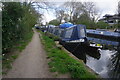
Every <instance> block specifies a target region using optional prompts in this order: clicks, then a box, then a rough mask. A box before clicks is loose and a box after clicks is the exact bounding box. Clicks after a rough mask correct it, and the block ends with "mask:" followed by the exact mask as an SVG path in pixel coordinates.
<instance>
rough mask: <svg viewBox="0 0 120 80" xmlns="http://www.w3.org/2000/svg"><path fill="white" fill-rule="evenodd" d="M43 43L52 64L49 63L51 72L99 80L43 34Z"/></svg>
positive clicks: (82, 64)
mask: <svg viewBox="0 0 120 80" xmlns="http://www.w3.org/2000/svg"><path fill="white" fill-rule="evenodd" d="M41 34H42V38H41V40H42V43H43V44H44V47H45V50H46V52H47V55H48V58H49V59H50V62H49V63H48V65H49V67H50V71H51V72H58V73H60V74H65V73H70V75H71V77H72V78H85V79H88V78H89V79H90V78H91V79H93V78H94V79H97V76H96V75H95V74H93V73H91V72H90V71H89V70H88V69H87V68H86V67H85V65H84V63H82V62H79V61H77V60H75V59H73V58H72V57H70V56H69V55H68V53H67V52H65V51H64V50H61V49H59V48H58V47H56V45H55V42H54V40H53V39H51V38H49V37H48V36H46V35H45V34H44V33H42V32H41Z"/></svg>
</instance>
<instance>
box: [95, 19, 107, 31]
mask: <svg viewBox="0 0 120 80" xmlns="http://www.w3.org/2000/svg"><path fill="white" fill-rule="evenodd" d="M96 25H97V28H100V29H106V28H107V27H108V26H109V25H108V24H107V23H105V22H103V21H99V22H97V24H96Z"/></svg>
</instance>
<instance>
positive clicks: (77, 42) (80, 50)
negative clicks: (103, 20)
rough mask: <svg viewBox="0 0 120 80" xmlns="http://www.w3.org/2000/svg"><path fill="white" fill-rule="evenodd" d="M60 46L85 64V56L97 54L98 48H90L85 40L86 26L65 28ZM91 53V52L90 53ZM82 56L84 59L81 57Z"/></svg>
mask: <svg viewBox="0 0 120 80" xmlns="http://www.w3.org/2000/svg"><path fill="white" fill-rule="evenodd" d="M59 42H60V44H62V45H63V46H64V47H65V48H66V49H67V50H68V51H70V52H71V53H73V54H74V55H75V56H77V57H78V58H79V59H82V60H83V61H84V62H86V58H85V56H86V54H89V55H91V53H93V52H94V53H98V54H99V52H98V47H90V46H89V45H90V44H89V42H88V40H87V33H86V26H85V25H81V24H80V25H74V26H71V27H69V28H66V29H65V30H64V31H63V33H62V36H61V39H60V41H59ZM91 51H92V52H91ZM83 56H84V57H83Z"/></svg>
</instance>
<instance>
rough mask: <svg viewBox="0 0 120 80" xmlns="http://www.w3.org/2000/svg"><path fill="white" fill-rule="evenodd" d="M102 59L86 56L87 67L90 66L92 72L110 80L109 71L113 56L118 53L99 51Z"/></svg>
mask: <svg viewBox="0 0 120 80" xmlns="http://www.w3.org/2000/svg"><path fill="white" fill-rule="evenodd" d="M99 51H100V58H99V59H95V58H93V57H91V56H89V55H87V54H86V58H87V61H86V65H87V66H89V67H90V68H91V69H92V70H94V71H95V72H96V73H98V74H99V75H100V76H101V77H103V78H110V76H109V70H110V66H111V65H110V63H111V60H112V56H113V55H114V54H115V53H116V51H114V50H112V51H111V50H99Z"/></svg>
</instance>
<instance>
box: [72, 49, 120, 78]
mask: <svg viewBox="0 0 120 80" xmlns="http://www.w3.org/2000/svg"><path fill="white" fill-rule="evenodd" d="M119 48H120V47H119ZM73 55H75V56H76V57H77V58H79V59H82V60H83V61H84V63H85V64H86V65H87V66H88V67H89V68H91V69H92V70H93V71H94V72H96V73H98V74H99V75H100V76H101V77H102V78H120V49H118V48H117V49H115V48H112V49H111V48H110V49H109V48H107V49H106V48H105V49H104V48H103V49H100V48H98V49H96V48H95V49H94V48H93V47H92V48H91V47H89V48H84V47H83V49H82V50H79V49H78V51H76V52H75V53H73Z"/></svg>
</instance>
